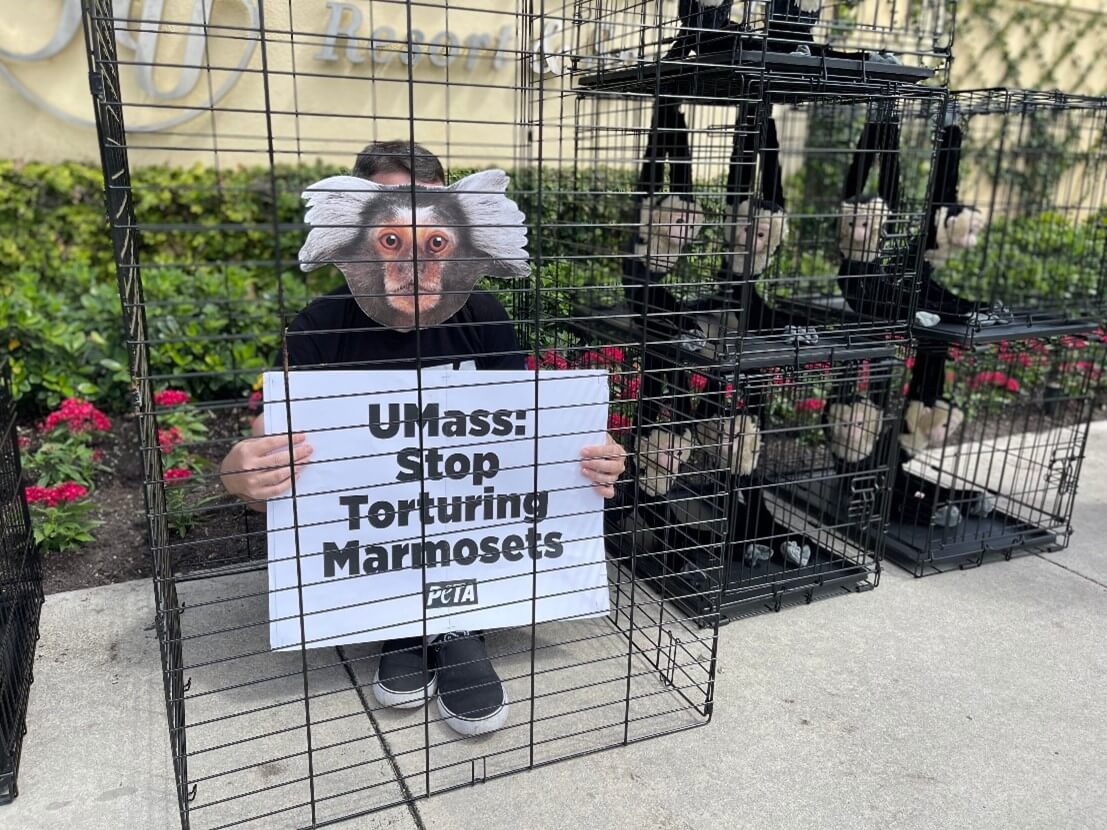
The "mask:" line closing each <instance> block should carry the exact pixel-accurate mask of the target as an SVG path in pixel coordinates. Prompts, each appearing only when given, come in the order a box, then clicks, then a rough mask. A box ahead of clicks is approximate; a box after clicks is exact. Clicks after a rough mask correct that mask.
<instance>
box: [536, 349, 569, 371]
mask: <svg viewBox="0 0 1107 830" xmlns="http://www.w3.org/2000/svg"><path fill="white" fill-rule="evenodd" d="M542 367H543V368H544V369H568V368H569V361H568V360H567V359H566V358H565V355H563V354H562V353H561V352H559V351H557V350H555V349H546V351H544V352H543V353H542Z"/></svg>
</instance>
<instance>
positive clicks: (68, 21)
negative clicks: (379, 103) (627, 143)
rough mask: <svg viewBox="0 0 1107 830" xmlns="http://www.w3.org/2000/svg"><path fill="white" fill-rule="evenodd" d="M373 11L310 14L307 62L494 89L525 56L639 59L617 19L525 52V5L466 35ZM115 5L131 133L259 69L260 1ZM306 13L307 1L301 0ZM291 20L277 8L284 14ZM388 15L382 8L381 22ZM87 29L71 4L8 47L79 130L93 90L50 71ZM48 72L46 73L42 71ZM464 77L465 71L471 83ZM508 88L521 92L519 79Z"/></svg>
mask: <svg viewBox="0 0 1107 830" xmlns="http://www.w3.org/2000/svg"><path fill="white" fill-rule="evenodd" d="M282 5H283V4H282ZM379 5H380V6H384V7H386V9H388V10H390V11H395V9H396V8H400V7H399V6H398V4H396V3H387V4H379ZM507 5H509V4H505V6H507ZM167 6H168V7H169V8H167ZM372 6H373V3H372V2H371V0H365V1H364V2H335V1H333V0H332V1H330V2H326V3H325V4H322V5H320V6H318V7H313V8H312V9H311V15H312V16H311V19H310V21H309V20H308V19H307V18H308V14H307V13H306V12H303V11H298V16H297V17H296V18H295V19H294V21H293V27H292V28H293V30H294V33H295V34H296V35H297V36H299V38H300V40H301V43H302V44H305V45H304V46H303V48H304V50H305V56H306V57H307V58H308V59H310V61H311V62H312V63H314V64H315V66H314V67H312V68H311V69H310V71H311V72H313V73H319V72H326V71H328V70H327V67H328V66H329V67H331V68H332V69H331V70H330V71H334V72H336V73H337V72H338V71H339V69H340V68H341V70H342V71H343V72H347V73H350V75H353V76H355V77H356V73H357V71H358V70H359V69H360V70H361V71H363V72H365V74H367V75H368V74H369V73H370V72H371V73H372V74H373V76H377V75H378V74H379V75H380V76H381V77H385V76H389V75H392V76H393V77H395V78H397V79H403V77H404V74H405V73H407V72H410V71H412V69H414V68H419V67H422V68H423V70H424V71H435V70H441V71H443V72H445V71H446V70H447V69H449V70H450V72H451V78H452V79H458V82H459V83H465V80H464V79H465V78H467V77H472V78H474V80H475V79H477V78H480V79H481V83H488V81H489V78H488V75H492V76H493V77H495V76H498V75H502V74H506V75H509V76H510V74H511V73H514V72H515V71H516V69H517V67H516V60H517V59H519V58H520V57H525V58H526V60H527V65H528V67H529V69H530V71H532V72H538V73H545V74H561V73H563V72H565V71H567V70H568V69H569V68H570V66H569V61H568V60H566V59H565V54H566V50H572V52H573V53H574V54H575V55H576V56H577V57H576V60H577V63H576V64H575V66H576V68H577V69H581V70H585V71H588V70H590V69H592V68H594V67H595V66H597V65H598V64H599V62H601V61H604V62H624V61H626V60H628V59H629V58H631V57H633V55H632V54H631V53H627V52H624V51H621V50H618V49H612V48H610V44H611V43H613V42H614V40H615V38H616V32H615V28H614V27H613V26H612V24H610V23H603V24H598V25H594V24H591V23H588V24H583V25H581V24H578V25H574V26H571V27H569V28H566V26H565V24H564V23H563V21H562V20H560V19H555V18H546V19H536V20H534V21H533V24H532V25H533V30H534V36H533V37H532V38H530V40H531V42H530V43H529V44H528V48H527V49H526V50H520V48H519V45H518V43H517V38H518V33H517V28H516V20H517V15H516V14H515V13H514V11H513V10H508V9H506V8H505V10H504V11H503V12H502V13H497V12H496V10H495V9H491V10H489V11H488V12H484V13H479V14H478V13H476V12H473V13H472V14H470V15H469V17H468V18H466V21H467V22H468V24H469V25H470V26H471V25H472V21H473V20H483V21H485V22H486V24H487V21H488V19H489V17H493V18H495V17H498V18H502V19H504V20H507V21H510V22H508V23H505V24H504V25H499V26H496V25H491V26H487V28H480V29H478V30H473V29H468V30H459V31H454V30H451V29H447V28H442V29H438V30H433V29H430V27H428V28H427V30H424V29H421V28H418V26H416V25H412V26H411V28H410V30H408V31H404V30H403V28H402V27H397V26H394V25H389V24H388V23H386V22H381V21H380V20H373V16H372V15H371V14H369V11H370V9H371V7H372ZM111 7H112V14H113V18H114V20H115V40H116V49H117V52H118V56H119V62H120V73H121V76H122V81H123V84H124V88H125V89H126V90H127V103H128V104H148V105H149V106H134V107H131V108H130V109H129V111H128V122H127V129H128V130H129V131H132V132H158V131H163V130H167V129H170V128H172V127H176V126H178V125H180V124H183V123H186V122H188V121H190V120H192V119H194V118H196V117H197V116H200V115H203V114H205V113H210V111H211V110H212V109H213V108H217V107H218V106H219V104H220V102H221V101H223V100H224V99H225V98H226V97H227V96H228V95H229V94H230V93H231V92H232V91H233V90H234V89H235V88H236V87H237V86H238V85H239V84H240V83H242V81H243V79H244V76H246V75H247V70H248V69H249V68H251V67H252V65H253V64H256V63H258V61H257V60H256V54H257V52H258V47H259V42H260V33H261V30H262V23H263V21H265V17H264V16H263V11H264V9H262V8H259V0H220V2H218V3H216V2H215V0H113V2H112V4H111ZM26 8H28V9H30V8H31V7H30V6H27V7H26ZM296 8H297V9H298V10H302V9H303V8H305V6H302V5H300V4H299V3H298V4H297V5H296ZM38 10H39V7H38V5H37V4H36V6H35V11H36V12H37V11H38ZM469 11H471V10H469ZM27 14H31V12H30V11H28V12H27ZM279 14H280V11H279V10H277V9H276V8H275V9H274V12H273V13H272V15H273V17H274V18H276V17H277V16H278V15H279ZM382 16H383V15H382V14H381V13H380V12H378V15H377V17H378V18H379V17H382ZM459 16H460V15H459ZM447 19H448V18H447ZM81 22H82V13H81V0H61V2H60V11H59V12H57V13H56V22H55V23H54V24H53V28H52V29H51V30H50V32H49V35H48V37H47V38H46V40H45V43H43V44H42V45H40V46H31V47H27V48H23V49H20V48H16V47H14V46H13V45H11V44H8V43H4V42H0V76H2V77H3V78H5V79H6V80H7V82H8V83H9V84H11V85H12V86H13V87H14V88H15V89H16V90H17V91H18V92H19V93H20V94H21V95H22V96H23V97H25V98H26V99H27V100H29V101H30V102H31V103H32V104H34V105H35V106H37V107H40V108H42V109H44V110H46V111H48V112H50V113H52V114H54V115H55V116H57V117H58V118H61V119H63V120H65V121H68V122H70V123H76V124H81V125H86V126H93V121H92V119H91V117H90V114H89V109H88V98H87V93H85V92H84V90H83V89H82V90H81V92H82V94H81V95H75V94H74V89H72V88H69V89H59V88H58V84H57V82H56V78H57V73H56V71H55V72H54V74H52V75H51V74H49V73H48V72H47V69H48V67H49V65H51V64H53V63H55V62H57V61H59V60H61V59H63V58H65V57H67V56H68V57H72V54H71V53H72V51H73V50H79V51H80V52H81V53H83V50H84V39H83V37H82V36H81ZM151 24H154V25H151ZM309 24H310V25H309ZM267 26H269V27H271V28H273V30H274V33H275V34H277V35H278V36H277V37H274V38H273V40H272V42H273V43H277V44H278V47H283V45H284V43H285V42H286V37H287V34H286V33H285V32H281V31H280V29H281V27H282V26H287V22H286V21H283V20H282V21H281V22H280V23H279V24H278V23H274V22H273V21H268V22H267ZM7 28H8V31H9V32H10V31H11V29H12V28H13V27H12V25H11V22H10V20H9V21H8V24H7ZM228 33H230V36H229V35H228ZM8 37H10V35H9V36H8ZM15 39H17V40H18V38H15ZM269 48H270V65H271V67H272V65H273V61H274V59H275V55H276V54H277V53H284V54H287V50H283V49H281V48H276V47H274V46H270V47H269ZM277 56H278V57H279V55H277ZM302 65H303V64H301V66H302ZM209 67H210V69H209ZM39 69H41V70H42V71H41V72H38V73H37V74H36V71H37V70H39ZM458 73H462V74H461V76H460V77H459V75H458ZM39 75H41V77H38V76H39ZM350 75H347V76H350ZM65 77H66V78H72V79H73V81H72V82H73V84H81V86H82V87H83V84H84V81H83V77H84V76H83V73H81V74H80V75H77V74H76V73H73V72H67V73H65ZM493 83H494V81H493ZM502 83H503V85H504V88H507V87H509V86H510V85H511V80H510V77H509V78H507V79H504V80H503V81H502ZM132 113H133V114H132Z"/></svg>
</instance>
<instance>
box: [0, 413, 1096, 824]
mask: <svg viewBox="0 0 1107 830" xmlns="http://www.w3.org/2000/svg"><path fill="white" fill-rule="evenodd" d="M1089 458H1090V461H1089V463H1088V465H1087V467H1086V469H1085V474H1084V479H1083V487H1082V492H1081V494H1080V496H1079V501H1078V508H1077V511H1076V517H1075V526H1076V528H1077V535H1076V537H1075V540H1074V543H1073V546H1072V547H1071V548H1070V549H1069V550H1068V551H1065V552H1062V553H1058V554H1052V555H1048V556H1030V557H1026V558H1023V559H1019V560H1015V561H1013V562H1010V563H998V564H993V565H989V566H987V567H984V568H980V569H977V570H972V571H965V572H954V573H949V574H945V575H941V576H934V577H930V578H927V579H922V580H915V579H912V578H910V577H908V576H907V575H906V574H904V573H903V572H901V571H899V570H898V569H896V568H895V567H889V568H888V570H887V571H886V572H885V574H884V579H883V581H882V582H881V584H880V586H879V588H878V589H877V590H876V591H872V592H870V593H867V594H862V595H856V596H843V597H841V598H838V599H833V600H830V601H826V602H819V603H815V604H814V605H811V606H805V607H798V608H791V609H788V610H786V611H784V612H781V613H779V614H767V615H762V616H759V617H755V618H752V619H747V620H743V621H740V622H737V623H734V624H732V625H730V626H729V627H727V628H725V629H723V634H722V638H721V645H720V665H721V669H720V675H719V684H718V689H717V700H718V705H717V708H716V713H715V718H714V720H713V722H712V723H711V724H710V725H709V726H707V727H706V728H703V729H695V730H691V731H687V732H683V733H680V734H678V735H675V736H669V737H666V738H662V739H660V740H656V741H647V742H645V743H642V744H637V745H634V746H631V747H628V748H626V749H621V750H617V751H615V752H610V753H605V754H602V755H597V756H591V757H585V758H582V759H578V760H575V761H571V762H568V763H564V764H560V765H556V766H553V767H548V768H545V769H541V770H538V771H534V772H529V773H525V774H522V775H516V776H511V777H509V778H506V779H502V780H498V781H493V782H490V783H487V784H485V785H482V786H478V787H466V788H463V789H460V790H457V791H455V792H452V793H446V794H442V795H438V796H435V797H434V798H431V799H429V800H425V801H421V802H419V803H418V804H417V806H415V807H414V808H410V809H409V808H407V807H404V806H401V807H397V808H394V809H391V810H388V811H386V812H384V813H378V814H375V815H373V816H371V817H366V818H363V819H359V820H354V821H352V822H350V823H348V824H343V825H341V826H342V827H351V828H385V827H387V828H405V830H406V828H416V827H425V828H432V829H437V828H444V829H449V830H452V828H471V827H495V828H514V827H525V828H533V829H534V830H540V828H551V830H553V828H557V830H563V829H564V828H566V827H572V828H578V827H585V828H666V830H668V828H700V827H711V828H718V827H738V828H744V827H750V828H757V830H772V829H773V828H799V827H803V828H834V830H840V829H843V828H881V830H884V828H903V829H904V830H906V829H907V828H910V829H911V830H916V829H917V830H921V829H922V828H972V829H973V830H976V829H977V828H996V830H1012V828H1047V827H1048V828H1088V830H1092V828H1104V827H1107V786H1105V785H1107V772H1105V768H1107V767H1105V762H1107V755H1105V749H1104V748H1105V747H1107V694H1105V693H1104V692H1105V689H1107V685H1105V678H1107V636H1105V634H1107V557H1105V556H1104V555H1103V551H1102V545H1103V543H1104V541H1107V478H1105V474H1107V424H1099V425H1097V426H1096V427H1094V428H1093V435H1092V440H1091V444H1090V447H1089ZM151 619H152V605H151V590H150V586H149V585H148V584H147V583H145V582H141V583H130V584H124V585H116V586H111V587H107V588H98V589H94V590H89V591H77V592H73V593H70V594H60V595H54V596H52V597H50V598H49V601H48V603H47V605H46V607H45V611H44V617H43V631H42V640H41V642H40V644H39V653H38V661H37V663H36V666H35V675H36V682H35V684H34V687H33V690H32V701H31V709H30V717H29V732H28V735H27V740H26V745H25V750H24V757H23V768H22V771H21V775H20V789H21V795H20V797H19V798H18V799H17V800H16V802H15V803H14V804H13V805H11V806H8V807H4V808H0V827H2V828H5V830H6V829H7V828H11V830H17V828H18V830H40V829H41V830H46V829H47V828H49V830H57V828H73V830H99V828H113V830H114V829H115V828H144V829H145V828H172V827H175V826H177V824H176V822H177V811H176V801H175V795H174V793H173V792H172V790H171V786H170V781H171V780H172V778H171V774H170V760H169V759H170V755H169V743H168V741H167V739H166V721H165V708H164V704H163V690H162V681H161V672H160V667H159V662H158V653H157V641H156V638H155V637H154V635H153V631H152V630H150V628H149V626H150V623H151ZM328 671H329V669H328ZM334 682H335V683H336V684H340V683H341V682H343V681H342V680H341V677H340V676H339V675H338V674H335V677H334ZM350 694H352V692H351V691H350V689H348V688H347V689H339V688H336V695H337V697H336V698H335V701H334V702H332V703H330V704H328V705H330V706H332V707H336V708H335V709H334V711H338V709H337V707H338V706H339V703H338V701H340V700H341V699H342V697H341V696H342V695H347V696H349V695H350ZM372 740H376V737H375V736H372ZM399 766H400V768H403V766H404V764H403V763H402V759H401V763H400V764H399ZM374 773H375V774H379V773H380V770H376V769H374ZM212 784H218V782H212ZM230 785H231V786H232V787H233V786H234V782H233V781H231V782H230ZM207 786H208V790H209V792H210V787H211V785H210V784H209V785H207ZM198 819H199V816H198ZM205 821H208V819H205ZM194 826H201V827H209V826H212V825H211V824H209V823H202V822H200V821H199V820H198V821H197V822H196V823H195V824H194ZM246 826H249V827H267V828H269V827H273V828H275V827H284V826H286V825H285V824H282V823H280V821H278V820H277V819H273V820H271V821H268V822H259V823H251V824H249V825H246Z"/></svg>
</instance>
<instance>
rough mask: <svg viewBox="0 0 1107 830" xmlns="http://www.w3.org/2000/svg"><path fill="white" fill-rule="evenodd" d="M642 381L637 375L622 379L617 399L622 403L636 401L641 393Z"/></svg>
mask: <svg viewBox="0 0 1107 830" xmlns="http://www.w3.org/2000/svg"><path fill="white" fill-rule="evenodd" d="M641 386H642V380H641V378H639V377H638V375H631V376H630V377H628V378H624V379H623V387H622V389H621V390H620V392H619V398H620V399H621V400H624V401H636V400H638V395H639V394H640V393H641V391H642V390H641Z"/></svg>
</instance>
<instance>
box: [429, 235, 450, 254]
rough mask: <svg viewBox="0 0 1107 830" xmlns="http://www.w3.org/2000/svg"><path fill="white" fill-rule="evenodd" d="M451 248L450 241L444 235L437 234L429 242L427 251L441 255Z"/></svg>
mask: <svg viewBox="0 0 1107 830" xmlns="http://www.w3.org/2000/svg"><path fill="white" fill-rule="evenodd" d="M448 247H450V239H449V237H447V236H445V235H444V234H440V233H436V234H434V235H432V236H431V237H430V239H428V240H427V249H428V250H429V251H430V252H431V253H432V254H440V253H442V252H443V251H444V250H446V249H447V248H448Z"/></svg>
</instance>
